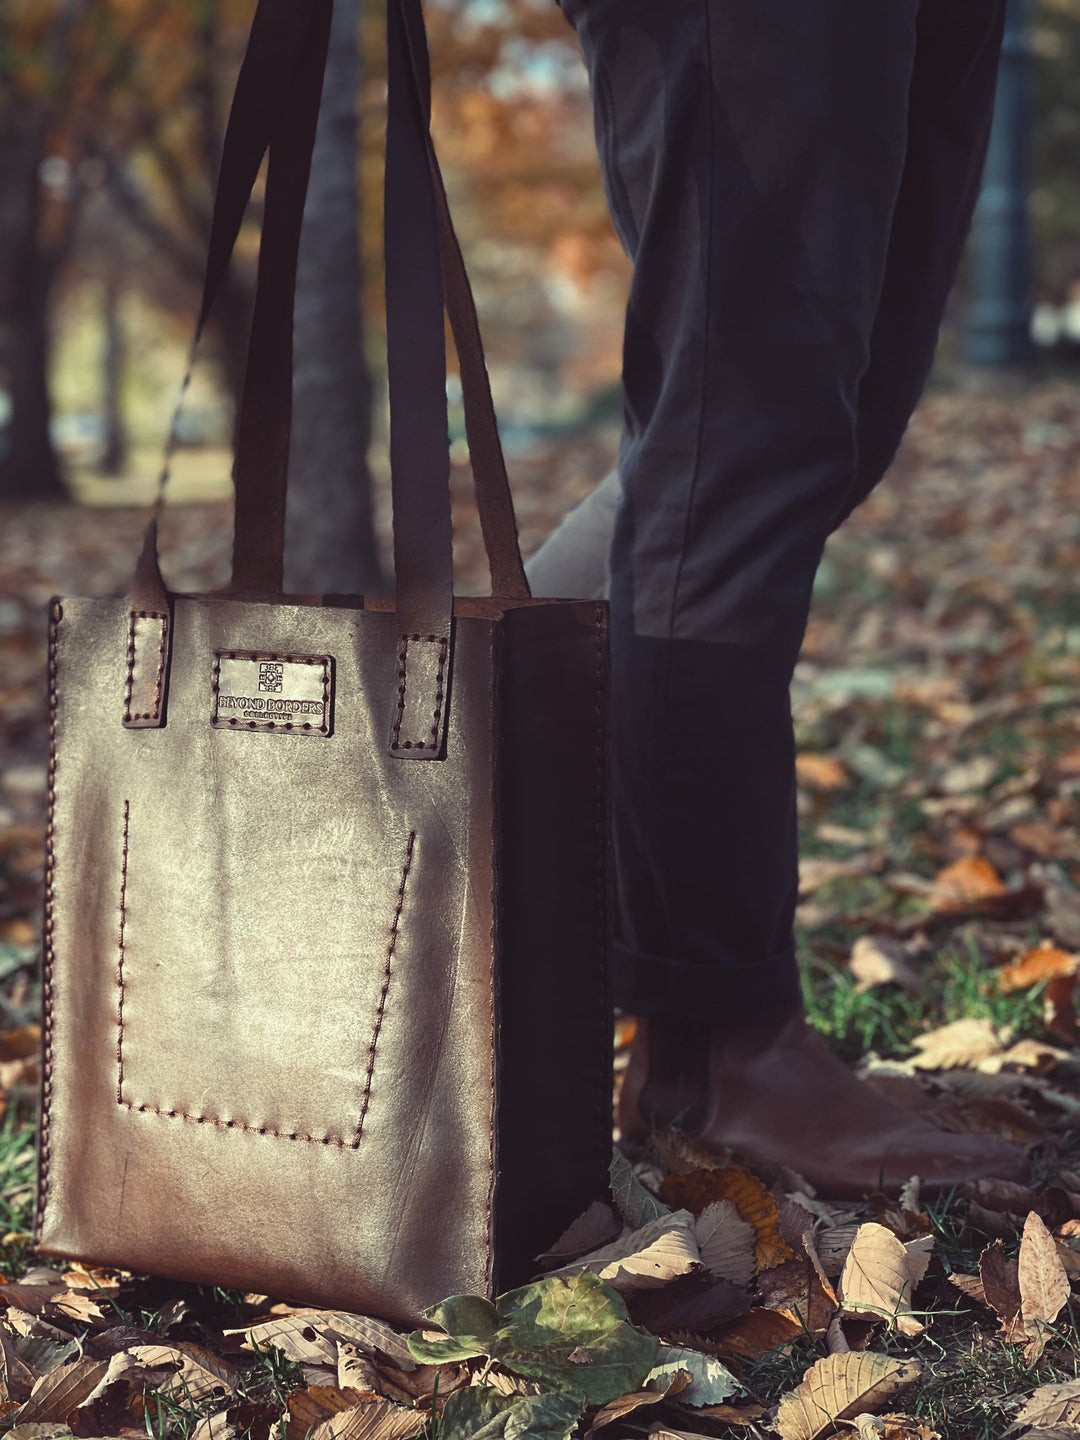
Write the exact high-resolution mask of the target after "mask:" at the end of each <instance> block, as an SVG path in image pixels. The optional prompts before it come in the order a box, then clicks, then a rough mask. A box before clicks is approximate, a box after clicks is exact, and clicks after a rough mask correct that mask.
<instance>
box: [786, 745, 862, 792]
mask: <svg viewBox="0 0 1080 1440" xmlns="http://www.w3.org/2000/svg"><path fill="white" fill-rule="evenodd" d="M795 774H796V776H797V777H798V781H799V784H800V785H805V786H806V787H807V789H809V790H825V791H829V790H842V789H843V788H844V786H845V785H850V784H851V776H850V775H849V774H848V772H847V771H846V770H845V769H844V767H843V765H841V764H840V761H839V760H834V759H833V758H832V756H831V755H815V754H813V753H812V752H810V751H808V750H803V751H800V752H799V754H798V755H796V756H795Z"/></svg>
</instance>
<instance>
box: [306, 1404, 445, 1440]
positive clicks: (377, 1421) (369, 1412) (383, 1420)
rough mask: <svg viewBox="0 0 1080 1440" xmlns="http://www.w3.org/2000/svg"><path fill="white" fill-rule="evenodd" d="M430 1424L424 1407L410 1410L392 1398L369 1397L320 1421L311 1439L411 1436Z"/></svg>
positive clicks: (381, 1439)
mask: <svg viewBox="0 0 1080 1440" xmlns="http://www.w3.org/2000/svg"><path fill="white" fill-rule="evenodd" d="M426 1424H427V1416H426V1415H424V1414H423V1413H422V1412H421V1411H418V1410H406V1409H405V1408H404V1407H403V1406H401V1405H395V1404H393V1403H392V1402H391V1401H389V1400H368V1401H365V1402H364V1403H363V1404H361V1405H354V1406H353V1407H352V1408H351V1409H349V1410H339V1411H338V1412H337V1414H336V1415H331V1416H330V1418H329V1419H328V1420H324V1421H323V1422H322V1424H321V1425H316V1427H315V1429H314V1430H313V1431H312V1432H311V1437H310V1440H408V1437H410V1436H413V1435H419V1434H420V1431H421V1430H423V1428H424V1426H425V1425H426Z"/></svg>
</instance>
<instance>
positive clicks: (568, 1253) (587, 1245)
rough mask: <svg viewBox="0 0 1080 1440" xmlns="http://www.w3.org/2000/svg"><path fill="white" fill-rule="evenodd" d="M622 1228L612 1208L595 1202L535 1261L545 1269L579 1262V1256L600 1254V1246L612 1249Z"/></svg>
mask: <svg viewBox="0 0 1080 1440" xmlns="http://www.w3.org/2000/svg"><path fill="white" fill-rule="evenodd" d="M622 1228H623V1225H622V1220H621V1219H620V1217H619V1216H618V1215H616V1214H615V1211H614V1210H612V1208H611V1206H610V1205H605V1204H604V1202H603V1201H602V1200H594V1201H593V1202H592V1204H591V1205H590V1206H589V1208H588V1209H587V1210H586V1211H584V1212H583V1214H581V1215H579V1216H578V1218H577V1219H576V1220H575V1221H573V1223H572V1224H570V1225H568V1226H567V1228H566V1229H565V1230H564V1231H563V1233H562V1234H561V1235H560V1236H559V1238H558V1240H556V1241H555V1244H554V1245H553V1246H552V1247H551V1249H550V1250H548V1251H546V1252H545V1253H544V1254H543V1255H538V1256H537V1257H536V1259H537V1263H538V1264H540V1265H543V1266H545V1267H546V1266H547V1265H548V1264H552V1265H558V1264H560V1263H563V1264H565V1263H566V1261H568V1260H576V1259H577V1258H578V1256H579V1255H587V1254H588V1253H589V1252H590V1251H591V1250H598V1249H599V1248H600V1246H601V1245H610V1244H611V1242H612V1241H613V1240H616V1239H617V1238H618V1236H619V1235H620V1233H621V1232H622Z"/></svg>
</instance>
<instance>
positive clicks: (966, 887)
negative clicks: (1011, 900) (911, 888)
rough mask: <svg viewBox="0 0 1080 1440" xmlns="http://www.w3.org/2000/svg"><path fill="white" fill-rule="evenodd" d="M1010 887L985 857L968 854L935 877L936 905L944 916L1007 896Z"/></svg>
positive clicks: (933, 902) (934, 902) (934, 899)
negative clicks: (996, 897)
mask: <svg viewBox="0 0 1080 1440" xmlns="http://www.w3.org/2000/svg"><path fill="white" fill-rule="evenodd" d="M1007 888H1008V887H1007V886H1006V884H1005V882H1004V881H1003V880H1002V878H1001V876H1000V875H999V874H998V873H997V871H996V870H995V869H994V867H993V865H991V863H990V861H989V860H987V858H986V856H985V855H964V856H961V858H960V859H959V860H954V861H953V863H952V864H951V865H946V866H945V868H944V869H943V870H939V871H938V873H937V874H936V875H935V876H934V891H935V893H934V895H933V897H932V902H931V903H932V904H933V907H934V909H935V910H937V911H939V912H941V913H942V914H949V913H951V912H956V911H960V912H962V911H964V910H968V909H970V908H971V906H972V905H973V904H977V903H978V902H979V901H980V900H986V899H988V898H989V897H990V896H993V895H1004V894H1005V893H1006V891H1007Z"/></svg>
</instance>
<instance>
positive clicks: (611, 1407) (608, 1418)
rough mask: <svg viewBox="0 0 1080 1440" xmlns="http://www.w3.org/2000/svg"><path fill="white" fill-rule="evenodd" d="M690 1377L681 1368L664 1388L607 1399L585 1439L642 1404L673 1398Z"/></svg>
mask: <svg viewBox="0 0 1080 1440" xmlns="http://www.w3.org/2000/svg"><path fill="white" fill-rule="evenodd" d="M692 1378H693V1377H692V1376H691V1375H690V1372H689V1371H688V1370H681V1371H680V1372H679V1373H678V1374H677V1375H676V1377H675V1379H674V1380H672V1382H671V1384H670V1385H668V1386H667V1387H666V1389H662V1390H635V1391H634V1392H633V1394H631V1395H622V1396H620V1397H619V1399H618V1400H611V1401H609V1402H608V1404H607V1405H605V1406H604V1407H603V1409H601V1410H598V1411H597V1412H596V1415H595V1417H594V1419H593V1422H592V1425H591V1426H590V1427H589V1430H588V1433H587V1434H586V1437H585V1440H591V1437H592V1436H593V1435H595V1434H596V1432H597V1430H603V1429H604V1427H605V1426H607V1425H610V1424H611V1423H612V1422H613V1421H615V1420H621V1419H622V1417H623V1416H624V1415H629V1414H631V1413H632V1412H633V1411H634V1410H640V1409H641V1408H642V1406H645V1405H659V1404H660V1402H661V1401H662V1400H671V1399H674V1398H675V1396H676V1395H678V1394H680V1393H681V1392H682V1391H683V1390H685V1389H686V1387H687V1386H688V1385H689V1384H690V1383H691V1380H692Z"/></svg>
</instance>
